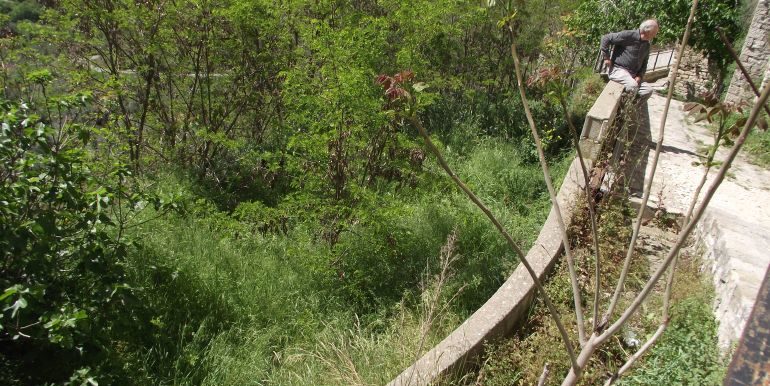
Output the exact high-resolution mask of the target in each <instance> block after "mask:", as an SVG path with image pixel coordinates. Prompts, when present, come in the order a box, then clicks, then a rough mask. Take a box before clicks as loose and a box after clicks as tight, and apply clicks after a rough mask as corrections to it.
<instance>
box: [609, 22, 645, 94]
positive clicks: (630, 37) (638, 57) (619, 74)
mask: <svg viewBox="0 0 770 386" xmlns="http://www.w3.org/2000/svg"><path fill="white" fill-rule="evenodd" d="M658 29H659V27H658V22H657V21H656V20H653V19H650V20H645V21H644V22H642V24H641V25H640V26H639V29H638V30H627V31H620V32H612V33H608V34H606V35H604V36H602V47H601V48H602V55H604V65H605V67H608V68H609V69H610V73H609V77H610V80H614V81H616V82H618V83H620V84H622V85H623V86H625V88H626V91H630V92H637V91H638V92H639V96H640V97H641V98H648V97H649V96H650V95H651V94H652V87H651V86H650V84H649V83H643V82H642V80H643V79H644V73H645V71H647V58H648V57H649V56H650V41H651V40H652V39H653V38H655V35H657V34H658ZM611 45H614V46H615V49H614V50H613V51H612V57H610V46H611Z"/></svg>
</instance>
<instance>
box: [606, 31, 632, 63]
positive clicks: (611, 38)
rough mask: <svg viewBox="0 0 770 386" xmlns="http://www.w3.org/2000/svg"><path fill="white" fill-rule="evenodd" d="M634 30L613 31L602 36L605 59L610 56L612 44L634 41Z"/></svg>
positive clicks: (625, 43)
mask: <svg viewBox="0 0 770 386" xmlns="http://www.w3.org/2000/svg"><path fill="white" fill-rule="evenodd" d="M634 32H635V31H634V30H627V31H620V32H611V33H608V34H606V35H604V36H602V44H601V50H602V54H603V56H604V59H609V58H610V46H612V45H615V44H624V45H628V44H631V43H633V41H634Z"/></svg>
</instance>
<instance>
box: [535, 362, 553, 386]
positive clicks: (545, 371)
mask: <svg viewBox="0 0 770 386" xmlns="http://www.w3.org/2000/svg"><path fill="white" fill-rule="evenodd" d="M550 373H551V371H550V370H548V362H546V363H545V366H543V373H542V374H540V379H538V380H537V386H543V385H545V381H547V380H548V374H550Z"/></svg>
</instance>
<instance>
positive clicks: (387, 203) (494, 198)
mask: <svg viewBox="0 0 770 386" xmlns="http://www.w3.org/2000/svg"><path fill="white" fill-rule="evenodd" d="M449 157H450V159H452V163H453V165H454V167H456V168H457V170H458V172H459V174H460V175H461V176H463V178H464V179H466V180H467V181H468V183H469V185H470V186H471V187H472V188H474V189H476V190H477V191H478V193H479V194H480V196H481V197H483V198H484V200H485V201H486V202H487V203H488V204H489V206H490V207H491V208H493V211H495V213H496V214H498V215H499V216H500V217H501V218H502V220H503V222H504V223H505V224H506V226H507V227H508V228H509V229H510V230H511V233H512V234H513V235H514V237H515V238H517V239H519V240H521V241H522V244H524V247H527V246H528V245H529V244H530V243H531V242H532V240H534V238H535V237H536V235H537V232H538V230H539V228H540V225H541V224H542V221H543V220H544V218H545V216H546V215H547V210H548V207H549V204H548V202H547V193H546V192H545V188H544V184H543V183H542V176H541V175H540V171H539V168H538V167H536V166H535V165H531V164H523V163H522V162H521V161H520V159H521V158H520V157H519V156H518V151H517V149H516V147H515V146H514V145H511V144H507V143H503V142H501V141H497V140H485V141H481V142H480V143H479V144H478V145H477V146H475V147H473V150H472V151H471V152H470V153H469V154H467V155H466V156H461V155H458V154H451V153H450V154H449ZM568 161H569V160H568V159H565V160H562V161H560V162H558V163H557V164H555V165H554V174H555V175H557V176H561V175H563V174H564V172H565V170H566V167H567V166H568ZM428 168H429V169H430V171H431V172H432V173H438V168H437V166H436V165H434V164H433V163H431V164H430V165H429V166H428ZM441 178H443V177H441ZM431 184H433V183H431ZM171 185H174V183H171ZM197 207H201V205H200V203H199V204H197ZM202 207H203V208H204V209H198V212H200V213H201V214H202V215H198V216H195V215H192V216H187V217H168V218H165V219H162V220H158V221H154V222H150V223H147V224H145V225H144V226H142V227H141V228H140V229H135V230H134V234H133V237H135V238H137V239H140V240H142V243H143V244H144V245H145V247H144V248H143V249H141V250H138V251H137V252H136V253H134V254H133V261H132V265H131V268H132V273H133V277H134V280H135V283H134V284H133V285H134V286H137V287H140V288H142V292H141V293H142V294H143V296H144V298H143V300H144V301H145V302H146V303H147V306H148V309H149V310H150V311H148V313H149V315H145V316H143V317H144V318H145V319H148V320H150V323H149V324H150V326H148V327H147V330H148V331H144V333H145V334H150V335H153V336H154V337H155V338H154V339H155V340H152V339H150V340H149V341H148V342H147V344H148V347H151V348H150V349H147V347H144V348H135V349H136V350H133V351H132V350H126V358H125V359H126V362H127V363H131V364H132V365H131V366H132V367H133V370H134V372H135V373H136V374H138V375H137V379H142V378H144V379H145V380H146V381H150V382H153V383H159V382H163V383H172V382H173V383H178V384H193V383H195V384H197V383H202V384H241V383H245V384H254V383H263V382H268V383H274V384H341V383H383V382H385V381H387V380H388V379H389V378H390V377H391V376H393V375H394V374H396V373H398V372H400V371H401V369H403V368H404V367H405V366H406V365H408V363H409V362H410V361H411V360H412V359H413V358H414V357H415V356H416V355H418V351H419V349H420V346H422V349H423V351H424V350H425V349H427V348H429V347H431V345H432V344H434V343H435V342H437V341H438V340H440V339H441V338H442V337H443V336H444V335H445V334H446V333H447V332H449V331H451V329H453V328H454V327H455V326H456V325H457V324H458V323H459V322H460V321H461V320H462V319H463V318H465V317H466V316H467V315H469V314H470V313H471V312H472V311H474V310H475V309H476V308H477V307H478V306H479V305H480V304H481V303H483V301H484V300H486V298H487V297H488V296H489V294H491V293H492V292H494V290H496V289H497V286H499V284H500V283H502V281H503V280H504V279H505V277H506V275H507V273H508V272H510V271H511V270H512V269H513V267H514V266H515V264H514V258H513V256H512V254H511V253H510V252H508V251H507V249H506V247H505V245H504V243H503V241H502V240H501V238H500V237H499V236H498V235H497V233H496V231H495V230H494V228H493V227H492V226H491V225H490V224H488V222H487V221H486V219H485V218H484V217H483V216H482V215H481V214H480V213H479V211H478V210H477V209H476V208H475V207H473V206H472V205H471V204H469V203H468V202H467V200H466V199H465V198H464V197H462V196H461V195H460V194H459V193H458V192H457V191H456V190H454V188H452V187H451V186H449V185H442V184H439V185H438V186H434V185H431V186H421V187H418V188H417V189H415V190H411V191H408V192H402V193H396V194H395V196H394V197H390V198H383V199H382V200H380V201H379V202H378V206H377V207H373V208H371V213H372V214H371V216H372V219H374V220H375V221H372V222H366V221H364V222H363V223H362V224H361V225H359V226H355V227H353V228H351V230H350V231H349V232H346V233H344V234H343V235H342V236H341V237H340V241H339V243H338V244H337V245H336V246H334V247H329V246H328V244H326V243H324V242H322V241H320V240H319V239H318V237H317V235H316V234H315V233H314V232H315V231H314V228H313V224H302V223H300V224H298V225H297V226H295V227H293V229H291V230H289V231H288V232H287V233H285V234H284V233H280V232H279V233H260V232H259V231H255V230H254V228H253V227H252V226H251V225H250V224H244V223H243V222H238V221H236V220H234V219H233V218H232V217H230V216H228V215H226V214H224V213H219V212H216V211H214V210H212V209H211V208H210V207H209V206H207V205H203V206H202ZM377 223H379V224H380V225H379V226H376V224H377ZM452 229H456V230H457V243H456V244H457V245H456V252H457V254H458V255H459V258H458V260H457V261H456V262H455V263H454V266H453V270H452V272H453V275H452V278H451V279H449V280H447V281H446V283H445V285H444V286H442V288H441V291H442V292H441V293H442V295H441V296H439V297H438V300H437V301H436V302H437V303H440V304H445V303H446V302H447V301H448V299H449V298H451V297H452V295H453V294H456V293H457V294H458V295H457V297H456V298H454V300H453V302H452V304H451V306H449V307H448V308H446V309H445V310H444V312H443V313H441V314H440V315H438V316H437V318H436V320H435V321H434V322H433V323H432V328H431V330H430V332H429V333H427V334H426V333H424V329H425V324H424V321H423V319H422V317H424V316H425V314H426V311H425V307H426V306H429V304H428V303H430V302H428V301H426V299H428V298H431V297H430V296H427V295H428V294H429V293H432V292H431V291H436V290H437V289H436V288H435V286H432V285H431V283H432V282H434V280H435V279H434V278H435V276H434V274H435V265H436V264H437V262H436V258H437V256H438V255H439V249H440V247H441V246H442V244H444V243H445V240H446V238H447V235H448V234H449V233H450V232H451V231H452ZM340 262H341V263H340ZM409 264H412V265H414V266H417V267H422V268H420V269H419V270H417V271H416V277H398V275H399V273H400V272H401V271H399V267H401V266H404V265H409ZM426 265H430V267H431V268H430V269H428V268H426ZM412 272H415V271H412ZM382 283H388V284H389V285H383V284H382ZM404 283H407V284H409V285H408V286H406V287H405V288H408V290H407V291H406V292H405V293H401V294H400V295H398V296H395V295H393V294H391V293H389V290H390V289H392V287H395V286H399V285H404ZM421 283H422V285H421ZM421 288H422V289H421ZM461 289H462V290H461ZM367 301H369V302H372V301H373V302H375V303H374V304H373V305H372V306H371V307H370V309H367V308H366V307H364V308H362V306H361V303H362V302H367ZM362 309H367V311H368V312H366V313H361V312H360V310H362ZM356 310H359V311H358V312H356ZM423 335H426V339H425V340H424V341H421V340H420V337H421V336H423ZM140 383H141V382H140Z"/></svg>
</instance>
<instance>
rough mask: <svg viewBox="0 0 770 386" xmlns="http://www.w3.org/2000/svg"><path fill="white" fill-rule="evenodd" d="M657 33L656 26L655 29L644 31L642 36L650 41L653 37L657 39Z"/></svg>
mask: <svg viewBox="0 0 770 386" xmlns="http://www.w3.org/2000/svg"><path fill="white" fill-rule="evenodd" d="M657 35H658V28H655V29H653V30H651V31H649V32H646V33H643V34H642V36H641V38H642V40H647V41H650V40H652V39H655V36H657Z"/></svg>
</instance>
